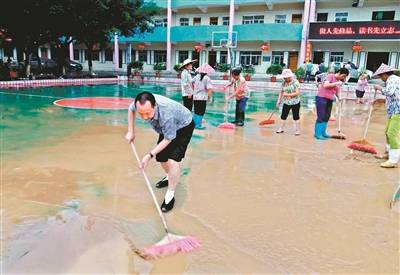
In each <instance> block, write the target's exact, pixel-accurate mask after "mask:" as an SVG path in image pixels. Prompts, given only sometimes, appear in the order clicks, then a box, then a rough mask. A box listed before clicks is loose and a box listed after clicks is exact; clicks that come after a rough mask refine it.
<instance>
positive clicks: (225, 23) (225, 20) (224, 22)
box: [222, 16, 229, 25]
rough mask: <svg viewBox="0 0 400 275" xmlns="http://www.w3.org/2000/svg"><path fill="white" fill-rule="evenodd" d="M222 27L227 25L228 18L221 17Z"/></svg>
mask: <svg viewBox="0 0 400 275" xmlns="http://www.w3.org/2000/svg"><path fill="white" fill-rule="evenodd" d="M222 25H229V16H224V17H222Z"/></svg>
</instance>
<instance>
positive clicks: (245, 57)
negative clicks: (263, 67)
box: [240, 51, 261, 65]
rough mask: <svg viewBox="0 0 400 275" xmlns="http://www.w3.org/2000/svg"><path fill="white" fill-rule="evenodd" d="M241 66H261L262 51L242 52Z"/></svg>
mask: <svg viewBox="0 0 400 275" xmlns="http://www.w3.org/2000/svg"><path fill="white" fill-rule="evenodd" d="M240 64H242V65H260V64H261V51H254V52H250V51H246V52H240Z"/></svg>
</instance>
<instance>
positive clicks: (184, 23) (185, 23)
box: [179, 18, 189, 26]
mask: <svg viewBox="0 0 400 275" xmlns="http://www.w3.org/2000/svg"><path fill="white" fill-rule="evenodd" d="M179 25H181V26H189V18H181V19H179Z"/></svg>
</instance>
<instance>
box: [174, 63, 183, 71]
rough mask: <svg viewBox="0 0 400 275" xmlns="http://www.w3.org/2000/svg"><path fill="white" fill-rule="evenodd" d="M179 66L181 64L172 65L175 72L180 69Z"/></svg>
mask: <svg viewBox="0 0 400 275" xmlns="http://www.w3.org/2000/svg"><path fill="white" fill-rule="evenodd" d="M181 66H182V64H176V65H175V66H174V70H175V72H177V73H179V72H180V71H181Z"/></svg>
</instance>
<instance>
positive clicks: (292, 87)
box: [276, 69, 300, 136]
mask: <svg viewBox="0 0 400 275" xmlns="http://www.w3.org/2000/svg"><path fill="white" fill-rule="evenodd" d="M282 77H283V79H284V82H283V83H282V89H281V92H280V94H279V97H278V100H277V102H276V107H277V108H278V107H279V105H280V104H281V102H282V101H283V108H282V114H281V126H280V127H279V129H278V130H277V131H276V133H277V134H280V133H283V132H284V131H285V124H286V119H287V117H288V115H289V112H290V110H292V115H293V120H294V127H295V135H296V136H298V135H300V121H299V119H300V83H299V81H297V79H293V73H292V71H291V70H290V69H284V70H283V71H282Z"/></svg>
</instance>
